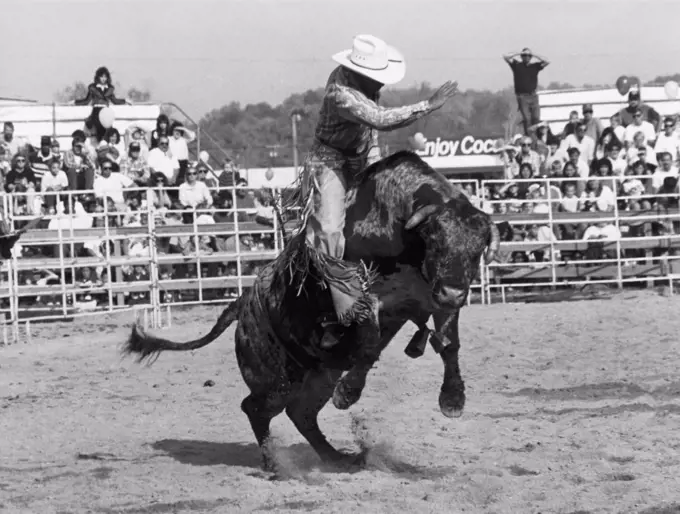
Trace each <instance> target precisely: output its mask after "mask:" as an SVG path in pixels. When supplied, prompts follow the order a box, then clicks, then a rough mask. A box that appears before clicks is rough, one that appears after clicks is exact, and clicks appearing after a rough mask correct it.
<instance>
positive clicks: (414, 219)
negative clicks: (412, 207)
mask: <svg viewBox="0 0 680 514" xmlns="http://www.w3.org/2000/svg"><path fill="white" fill-rule="evenodd" d="M440 209H441V206H440V205H426V206H425V207H421V208H420V209H418V210H417V211H416V212H414V213H413V216H411V217H410V218H409V220H408V221H407V222H406V230H411V229H412V228H415V227H417V226H418V225H420V224H421V223H422V222H423V221H425V220H426V219H427V218H428V217H429V216H432V215H433V214H435V213H436V212H438V211H439V210H440Z"/></svg>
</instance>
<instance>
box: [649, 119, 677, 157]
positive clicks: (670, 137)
mask: <svg viewBox="0 0 680 514" xmlns="http://www.w3.org/2000/svg"><path fill="white" fill-rule="evenodd" d="M654 151H655V152H656V158H657V160H661V154H662V153H665V152H668V153H669V154H670V155H671V159H672V161H673V163H674V164H675V165H676V166H677V165H678V163H679V161H680V138H679V137H678V133H677V132H676V130H675V119H673V117H672V116H666V118H664V120H663V131H661V132H660V133H659V136H658V137H657V138H656V144H655V145H654Z"/></svg>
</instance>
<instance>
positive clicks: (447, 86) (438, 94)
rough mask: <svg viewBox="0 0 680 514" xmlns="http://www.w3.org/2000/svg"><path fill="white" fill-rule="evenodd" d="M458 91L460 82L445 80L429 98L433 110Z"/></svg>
mask: <svg viewBox="0 0 680 514" xmlns="http://www.w3.org/2000/svg"><path fill="white" fill-rule="evenodd" d="M457 92H458V82H451V81H450V80H449V81H447V82H445V83H444V85H443V86H442V87H440V88H439V89H438V90H437V91H435V93H434V94H433V95H432V97H431V98H430V99H429V100H428V102H429V103H430V107H431V108H432V110H437V109H439V108H441V107H443V105H444V104H445V103H446V101H447V100H448V99H449V98H451V97H452V96H453V95H455V94H456V93H457Z"/></svg>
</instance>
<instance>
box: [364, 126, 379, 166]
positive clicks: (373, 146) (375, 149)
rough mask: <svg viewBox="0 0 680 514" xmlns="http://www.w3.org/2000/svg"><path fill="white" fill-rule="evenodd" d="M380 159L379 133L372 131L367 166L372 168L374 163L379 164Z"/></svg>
mask: <svg viewBox="0 0 680 514" xmlns="http://www.w3.org/2000/svg"><path fill="white" fill-rule="evenodd" d="M380 158H381V155H380V140H379V138H378V131H377V130H375V129H371V142H370V146H369V148H368V155H367V157H366V166H370V165H371V164H373V163H374V162H378V161H379V160H380Z"/></svg>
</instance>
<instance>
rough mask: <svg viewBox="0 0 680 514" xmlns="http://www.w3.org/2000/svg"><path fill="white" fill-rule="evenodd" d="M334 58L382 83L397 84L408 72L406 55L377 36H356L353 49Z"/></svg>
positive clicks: (344, 51)
mask: <svg viewBox="0 0 680 514" xmlns="http://www.w3.org/2000/svg"><path fill="white" fill-rule="evenodd" d="M333 60H334V61H335V62H337V63H339V64H342V65H343V66H344V67H345V68H349V69H350V70H352V71H356V72H357V73H359V74H361V75H364V76H365V77H368V78H370V79H373V80H375V81H377V82H380V83H381V84H396V83H397V82H399V81H400V80H401V79H403V78H404V75H405V74H406V63H405V62H404V57H403V56H402V55H401V54H400V53H399V52H398V51H397V49H396V48H393V47H391V46H388V45H387V44H386V43H385V42H384V41H383V40H382V39H378V38H377V37H375V36H369V35H362V36H356V37H355V38H354V42H353V45H352V49H351V50H343V51H342V52H338V53H337V54H335V55H334V56H333Z"/></svg>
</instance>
